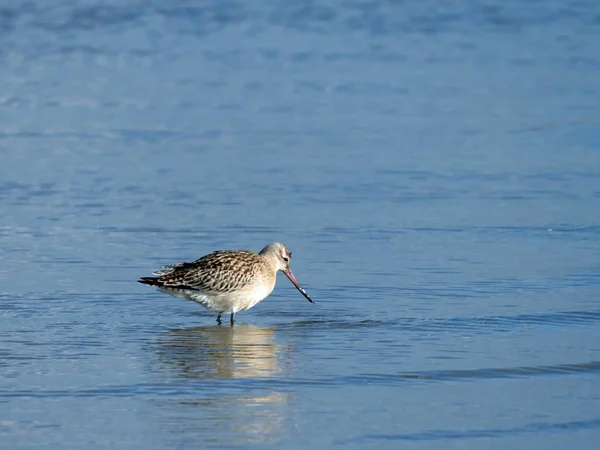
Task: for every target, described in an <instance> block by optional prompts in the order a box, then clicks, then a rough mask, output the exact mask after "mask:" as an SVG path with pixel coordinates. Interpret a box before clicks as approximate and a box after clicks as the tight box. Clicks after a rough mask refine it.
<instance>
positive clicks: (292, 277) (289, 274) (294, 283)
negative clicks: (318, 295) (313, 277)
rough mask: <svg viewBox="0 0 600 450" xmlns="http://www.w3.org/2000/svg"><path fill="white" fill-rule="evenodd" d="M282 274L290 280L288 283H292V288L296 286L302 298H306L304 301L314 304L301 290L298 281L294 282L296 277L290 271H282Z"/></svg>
mask: <svg viewBox="0 0 600 450" xmlns="http://www.w3.org/2000/svg"><path fill="white" fill-rule="evenodd" d="M283 273H284V274H285V276H286V277H288V278H289V279H290V281H291V282H292V284H293V285H294V286H296V289H298V290H299V291H300V293H301V294H302V295H304V297H306V300H308V301H309V302H311V303H314V302H313V301H312V299H311V298H310V297H309V296H308V294H307V293H306V291H305V290H304V289H302V287H301V286H300V283H298V280H296V277H295V276H294V274H293V273H292V271H291V270H289V269H288V270H284V271H283Z"/></svg>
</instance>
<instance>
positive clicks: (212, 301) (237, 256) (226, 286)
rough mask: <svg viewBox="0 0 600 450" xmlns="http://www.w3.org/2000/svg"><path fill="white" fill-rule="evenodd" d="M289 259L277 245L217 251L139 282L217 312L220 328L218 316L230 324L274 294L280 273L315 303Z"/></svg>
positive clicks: (156, 273)
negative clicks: (224, 317) (303, 286)
mask: <svg viewBox="0 0 600 450" xmlns="http://www.w3.org/2000/svg"><path fill="white" fill-rule="evenodd" d="M291 258H292V252H291V251H290V250H289V249H288V248H287V247H286V246H285V245H283V244H281V243H279V242H274V243H272V244H269V245H267V246H266V247H265V248H263V249H262V250H261V251H260V252H259V253H255V252H253V251H250V250H217V251H214V252H212V253H209V254H208V255H205V256H203V257H201V258H199V259H197V260H195V261H192V262H180V263H178V264H170V265H167V266H164V267H162V268H161V269H160V270H158V271H156V272H153V275H156V276H155V277H142V278H140V279H139V280H138V282H139V283H142V284H147V285H150V286H156V288H157V289H158V290H159V291H161V292H164V293H166V294H169V295H173V296H175V297H179V298H183V299H185V300H193V301H195V302H197V303H200V304H201V305H202V306H204V307H205V308H206V309H208V310H211V311H215V312H217V313H218V315H217V323H218V324H219V325H221V316H222V315H223V314H230V319H229V320H230V323H231V325H233V323H234V316H235V313H237V312H239V311H246V310H248V309H250V308H252V307H253V306H254V305H256V304H257V303H259V302H260V301H262V300H264V299H265V298H267V297H268V296H269V295H270V294H271V292H273V289H274V288H275V281H276V278H277V272H279V271H281V272H283V273H284V274H285V276H286V277H288V279H289V280H290V281H291V282H292V284H293V285H294V286H295V287H296V289H298V291H300V293H301V294H302V295H303V296H304V297H305V298H306V299H307V300H308V301H309V302H311V303H314V301H313V300H312V299H311V298H310V297H309V295H308V294H307V292H306V291H305V290H304V289H303V288H302V287H301V286H300V283H298V280H296V277H295V276H294V274H293V273H292V271H291V270H290V260H291Z"/></svg>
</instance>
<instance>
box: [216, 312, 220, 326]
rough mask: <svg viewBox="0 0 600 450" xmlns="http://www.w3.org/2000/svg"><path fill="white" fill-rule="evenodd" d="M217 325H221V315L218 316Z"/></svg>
mask: <svg viewBox="0 0 600 450" xmlns="http://www.w3.org/2000/svg"><path fill="white" fill-rule="evenodd" d="M217 323H218V324H219V325H221V313H219V315H218V316H217Z"/></svg>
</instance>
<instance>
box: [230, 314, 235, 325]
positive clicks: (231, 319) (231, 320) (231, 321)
mask: <svg viewBox="0 0 600 450" xmlns="http://www.w3.org/2000/svg"><path fill="white" fill-rule="evenodd" d="M233 314H234V312H231V317H230V318H229V322H230V323H231V325H233V322H234V320H233Z"/></svg>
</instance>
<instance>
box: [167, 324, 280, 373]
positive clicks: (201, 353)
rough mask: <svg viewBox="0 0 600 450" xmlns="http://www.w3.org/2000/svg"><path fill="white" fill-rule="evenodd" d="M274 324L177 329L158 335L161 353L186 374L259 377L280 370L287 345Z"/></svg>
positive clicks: (168, 363) (172, 365)
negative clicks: (279, 339) (276, 335)
mask: <svg viewBox="0 0 600 450" xmlns="http://www.w3.org/2000/svg"><path fill="white" fill-rule="evenodd" d="M274 333H275V329H274V328H270V327H256V326H251V325H237V326H235V327H218V326H201V327H193V328H183V329H174V330H170V331H169V332H167V333H166V334H165V335H163V336H161V338H160V339H159V357H160V359H161V361H162V362H163V363H164V364H165V367H168V368H170V369H171V370H173V371H174V373H173V374H174V375H176V376H178V377H183V378H199V379H210V378H256V377H272V376H276V375H277V374H278V373H280V372H281V370H282V367H281V363H280V359H281V357H282V353H283V352H284V349H283V348H282V346H280V345H277V344H275V343H274V342H273V335H274Z"/></svg>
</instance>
